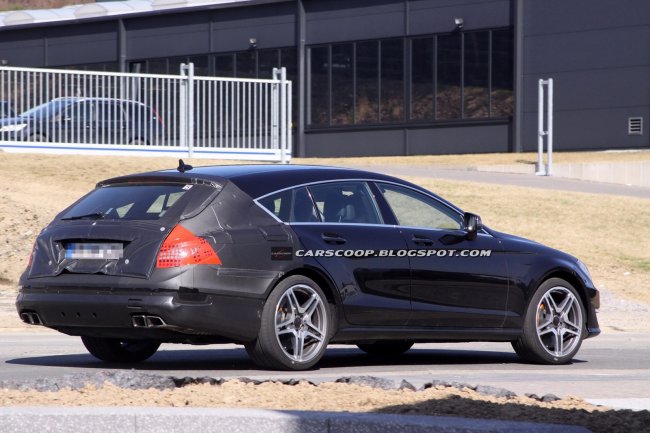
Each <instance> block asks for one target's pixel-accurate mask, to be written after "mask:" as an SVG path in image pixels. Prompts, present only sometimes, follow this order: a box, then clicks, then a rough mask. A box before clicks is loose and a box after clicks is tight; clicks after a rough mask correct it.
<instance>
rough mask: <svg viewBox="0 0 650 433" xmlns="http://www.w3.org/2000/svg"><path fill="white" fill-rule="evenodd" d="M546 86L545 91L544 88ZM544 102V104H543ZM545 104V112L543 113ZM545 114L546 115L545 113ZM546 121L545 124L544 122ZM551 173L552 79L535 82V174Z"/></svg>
mask: <svg viewBox="0 0 650 433" xmlns="http://www.w3.org/2000/svg"><path fill="white" fill-rule="evenodd" d="M544 86H546V91H545V90H544ZM544 102H546V104H544ZM544 105H546V113H544ZM545 114H546V115H545ZM545 122H546V124H545ZM544 137H546V150H547V152H548V155H547V164H546V165H544ZM552 173H553V79H552V78H549V79H548V80H543V79H540V80H539V81H538V82H537V167H536V172H535V174H536V175H538V176H550V175H551V174H552Z"/></svg>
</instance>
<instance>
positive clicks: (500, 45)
mask: <svg viewBox="0 0 650 433" xmlns="http://www.w3.org/2000/svg"><path fill="white" fill-rule="evenodd" d="M513 49H514V48H513V39H512V31H511V30H510V29H507V30H494V31H493V32H492V51H491V52H492V63H491V70H492V90H491V92H490V115H491V116H492V117H503V116H511V115H512V108H513V91H512V87H513V67H514V65H513Z"/></svg>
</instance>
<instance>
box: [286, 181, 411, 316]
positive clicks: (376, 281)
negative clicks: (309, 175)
mask: <svg viewBox="0 0 650 433" xmlns="http://www.w3.org/2000/svg"><path fill="white" fill-rule="evenodd" d="M305 192H306V193H308V194H309V197H310V200H311V202H313V203H314V204H315V206H316V208H315V214H311V213H310V212H302V214H301V215H297V214H295V213H296V211H295V210H294V214H295V215H294V216H293V217H291V216H284V218H283V220H286V218H290V219H291V221H292V222H291V228H292V229H293V231H294V232H295V233H296V234H297V235H298V237H299V239H300V243H301V244H302V246H303V247H304V248H303V250H302V251H301V252H300V253H299V254H301V255H302V256H303V257H304V259H305V261H308V260H313V261H315V262H317V263H318V264H319V267H321V268H323V269H325V270H326V272H327V273H328V274H329V275H330V276H331V278H332V280H333V281H334V283H335V284H336V286H337V289H338V291H339V293H340V295H341V299H342V305H343V313H344V315H345V319H346V321H347V322H348V323H350V324H353V325H373V326H375V325H382V326H403V325H406V324H407V322H408V320H409V318H410V313H411V305H410V293H409V286H410V280H409V274H410V270H409V262H408V258H406V257H392V258H387V257H377V256H375V252H376V251H379V250H386V249H391V248H392V249H403V248H404V247H405V243H404V240H403V238H402V236H401V235H400V233H399V231H398V230H397V228H395V227H394V226H390V225H385V224H382V222H383V221H382V217H381V214H380V212H379V210H378V208H377V205H376V203H375V199H374V196H373V194H372V192H371V190H370V189H369V187H368V185H367V184H366V182H363V181H344V182H326V183H320V184H315V185H310V186H308V187H306V189H305ZM296 202H297V199H296ZM303 202H305V200H303ZM298 207H299V206H298ZM308 215H311V216H308Z"/></svg>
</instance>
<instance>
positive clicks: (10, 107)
mask: <svg viewBox="0 0 650 433" xmlns="http://www.w3.org/2000/svg"><path fill="white" fill-rule="evenodd" d="M0 110H1V111H0V116H1V118H0V149H3V150H5V151H13V152H26V151H29V152H43V153H99V154H124V153H128V154H144V155H178V154H181V155H182V154H186V155H188V156H190V157H198V158H201V157H204V158H223V159H250V160H264V161H281V162H289V161H290V159H291V146H292V143H291V120H290V119H291V116H290V113H291V82H290V81H287V80H286V72H285V69H284V68H281V69H274V70H273V78H272V79H269V80H260V79H235V78H219V77H198V76H194V65H193V64H191V63H190V64H183V65H181V70H180V75H178V76H176V75H154V74H130V73H128V74H127V73H104V72H86V71H70V70H53V69H32V68H15V67H0Z"/></svg>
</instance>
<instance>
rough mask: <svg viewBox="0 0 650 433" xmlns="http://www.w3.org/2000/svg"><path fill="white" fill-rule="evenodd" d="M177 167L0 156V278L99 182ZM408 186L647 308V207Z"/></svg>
mask: <svg viewBox="0 0 650 433" xmlns="http://www.w3.org/2000/svg"><path fill="white" fill-rule="evenodd" d="M606 155H608V154H606ZM471 157H472V156H471V155H469V156H457V157H456V156H454V157H451V156H450V157H448V158H454V160H468V159H469V158H471ZM518 157H520V156H518ZM426 158H431V159H437V158H440V157H426ZM490 158H494V159H495V160H496V159H499V158H501V156H499V155H486V156H484V159H485V160H488V159H490ZM373 159H378V158H373ZM396 159H399V158H396ZM443 159H444V158H443ZM303 161H304V162H312V161H311V160H306V161H305V160H303ZM314 162H316V161H314ZM318 162H319V163H320V162H328V163H331V162H332V160H326V161H324V160H318ZM188 163H190V164H195V165H208V164H214V163H219V164H223V163H227V162H225V161H208V160H194V161H191V160H188ZM339 163H340V162H339ZM177 164H178V161H177V160H176V159H171V158H138V157H134V158H129V157H101V156H61V155H58V156H54V155H27V154H23V155H21V154H9V153H0V166H1V167H3V169H2V170H0V202H1V203H2V206H1V207H0V233H3V237H2V238H0V279H4V280H7V281H11V282H12V283H14V284H15V282H16V281H17V279H18V277H19V275H20V273H21V272H22V270H23V268H24V266H25V262H26V260H27V257H28V256H29V252H30V250H31V247H32V244H33V241H34V238H35V237H36V235H37V234H38V232H39V230H40V229H41V228H42V227H44V226H45V225H46V224H47V223H48V222H49V221H50V220H51V219H52V218H53V217H54V216H55V215H56V213H57V212H59V211H60V210H62V209H63V208H65V207H66V206H67V205H69V204H70V203H71V202H73V201H74V200H75V199H77V198H78V197H80V196H81V195H82V194H84V193H85V192H87V191H88V190H90V189H91V188H92V187H93V185H94V184H95V183H96V182H97V181H99V180H101V179H105V178H108V177H112V176H118V175H122V174H127V173H133V172H138V171H147V170H158V169H163V168H173V167H175V166H176V165H177ZM408 180H411V181H413V182H415V183H418V184H420V185H422V186H424V187H426V188H428V189H431V190H432V191H435V192H437V193H438V194H440V195H442V196H443V197H445V198H447V199H449V200H451V201H453V202H454V203H456V204H457V205H459V206H460V207H461V208H463V209H464V210H466V211H470V212H475V213H478V214H479V215H481V217H482V218H483V221H484V222H485V223H486V224H487V225H488V226H490V227H492V228H494V229H496V230H500V231H505V232H508V233H512V234H515V235H519V236H523V237H527V238H530V239H533V240H536V241H539V242H542V243H544V244H547V245H549V246H551V247H554V248H558V249H561V250H564V251H566V252H568V253H570V254H573V255H575V256H577V257H579V258H580V259H582V260H583V261H584V262H585V263H586V264H587V265H588V266H589V268H590V269H591V271H592V274H593V275H594V279H595V280H596V284H597V285H598V286H599V287H606V288H608V289H611V290H613V291H615V292H616V293H618V294H620V295H622V296H624V297H627V298H630V299H634V300H638V301H642V302H645V303H648V304H650V248H647V246H646V245H645V242H644V240H643V234H644V232H645V231H646V228H647V227H650V200H644V199H638V198H632V197H617V196H610V195H596V194H585V193H575V192H564V191H552V190H541V189H531V188H523V187H514V186H505V185H488V184H479V183H472V182H454V181H446V180H445V181H442V180H436V179H431V178H415V177H412V178H409V179H408Z"/></svg>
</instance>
